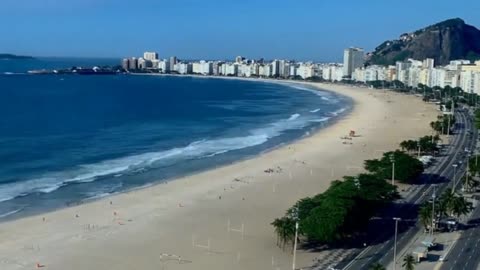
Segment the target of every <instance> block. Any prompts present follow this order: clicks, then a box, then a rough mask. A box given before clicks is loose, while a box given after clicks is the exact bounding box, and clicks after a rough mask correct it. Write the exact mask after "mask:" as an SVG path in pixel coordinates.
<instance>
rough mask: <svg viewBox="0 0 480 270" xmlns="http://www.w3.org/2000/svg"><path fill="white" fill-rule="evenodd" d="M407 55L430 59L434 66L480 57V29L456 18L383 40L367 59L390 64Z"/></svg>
mask: <svg viewBox="0 0 480 270" xmlns="http://www.w3.org/2000/svg"><path fill="white" fill-rule="evenodd" d="M408 58H413V59H416V60H423V59H425V58H433V59H435V65H445V64H448V63H449V61H450V60H455V59H468V60H476V59H480V30H478V29H477V28H475V27H474V26H471V25H468V24H466V23H465V22H464V21H463V20H462V19H459V18H456V19H450V20H446V21H443V22H440V23H437V24H434V25H431V26H428V27H425V28H423V29H420V30H417V31H415V32H413V33H405V34H402V35H400V38H399V39H397V40H388V41H385V42H383V43H382V44H381V45H380V46H378V47H377V48H375V51H373V52H372V53H370V54H369V55H368V59H367V62H368V63H370V64H379V65H390V64H394V63H395V62H396V61H402V60H406V59H408Z"/></svg>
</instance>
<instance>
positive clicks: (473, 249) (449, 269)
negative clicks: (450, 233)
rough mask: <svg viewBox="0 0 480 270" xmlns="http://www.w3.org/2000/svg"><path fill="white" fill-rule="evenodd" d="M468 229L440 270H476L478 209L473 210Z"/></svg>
mask: <svg viewBox="0 0 480 270" xmlns="http://www.w3.org/2000/svg"><path fill="white" fill-rule="evenodd" d="M470 220H471V222H469V224H468V228H467V229H466V230H465V231H464V232H463V233H462V234H461V236H460V238H459V239H458V240H457V242H456V244H455V246H454V247H453V249H452V250H450V252H449V253H448V255H447V258H446V261H444V262H443V263H442V266H441V267H440V269H441V270H457V269H462V270H476V269H478V265H479V263H480V207H477V208H475V210H474V212H473V213H472V216H471V219H470Z"/></svg>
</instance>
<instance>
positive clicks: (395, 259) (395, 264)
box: [393, 217, 402, 270]
mask: <svg viewBox="0 0 480 270" xmlns="http://www.w3.org/2000/svg"><path fill="white" fill-rule="evenodd" d="M393 220H395V243H394V245H393V270H395V268H396V266H397V233H398V221H399V220H402V219H401V218H398V217H394V218H393Z"/></svg>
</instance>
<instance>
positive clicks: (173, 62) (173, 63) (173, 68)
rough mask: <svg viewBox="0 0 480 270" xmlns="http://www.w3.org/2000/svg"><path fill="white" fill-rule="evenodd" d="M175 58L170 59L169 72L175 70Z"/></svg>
mask: <svg viewBox="0 0 480 270" xmlns="http://www.w3.org/2000/svg"><path fill="white" fill-rule="evenodd" d="M177 62H178V61H177V57H176V56H172V57H170V70H171V71H174V70H177V69H175V65H176V64H177Z"/></svg>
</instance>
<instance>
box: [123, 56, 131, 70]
mask: <svg viewBox="0 0 480 270" xmlns="http://www.w3.org/2000/svg"><path fill="white" fill-rule="evenodd" d="M122 68H123V69H124V70H128V69H129V68H130V60H129V59H128V58H124V59H123V60H122Z"/></svg>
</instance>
